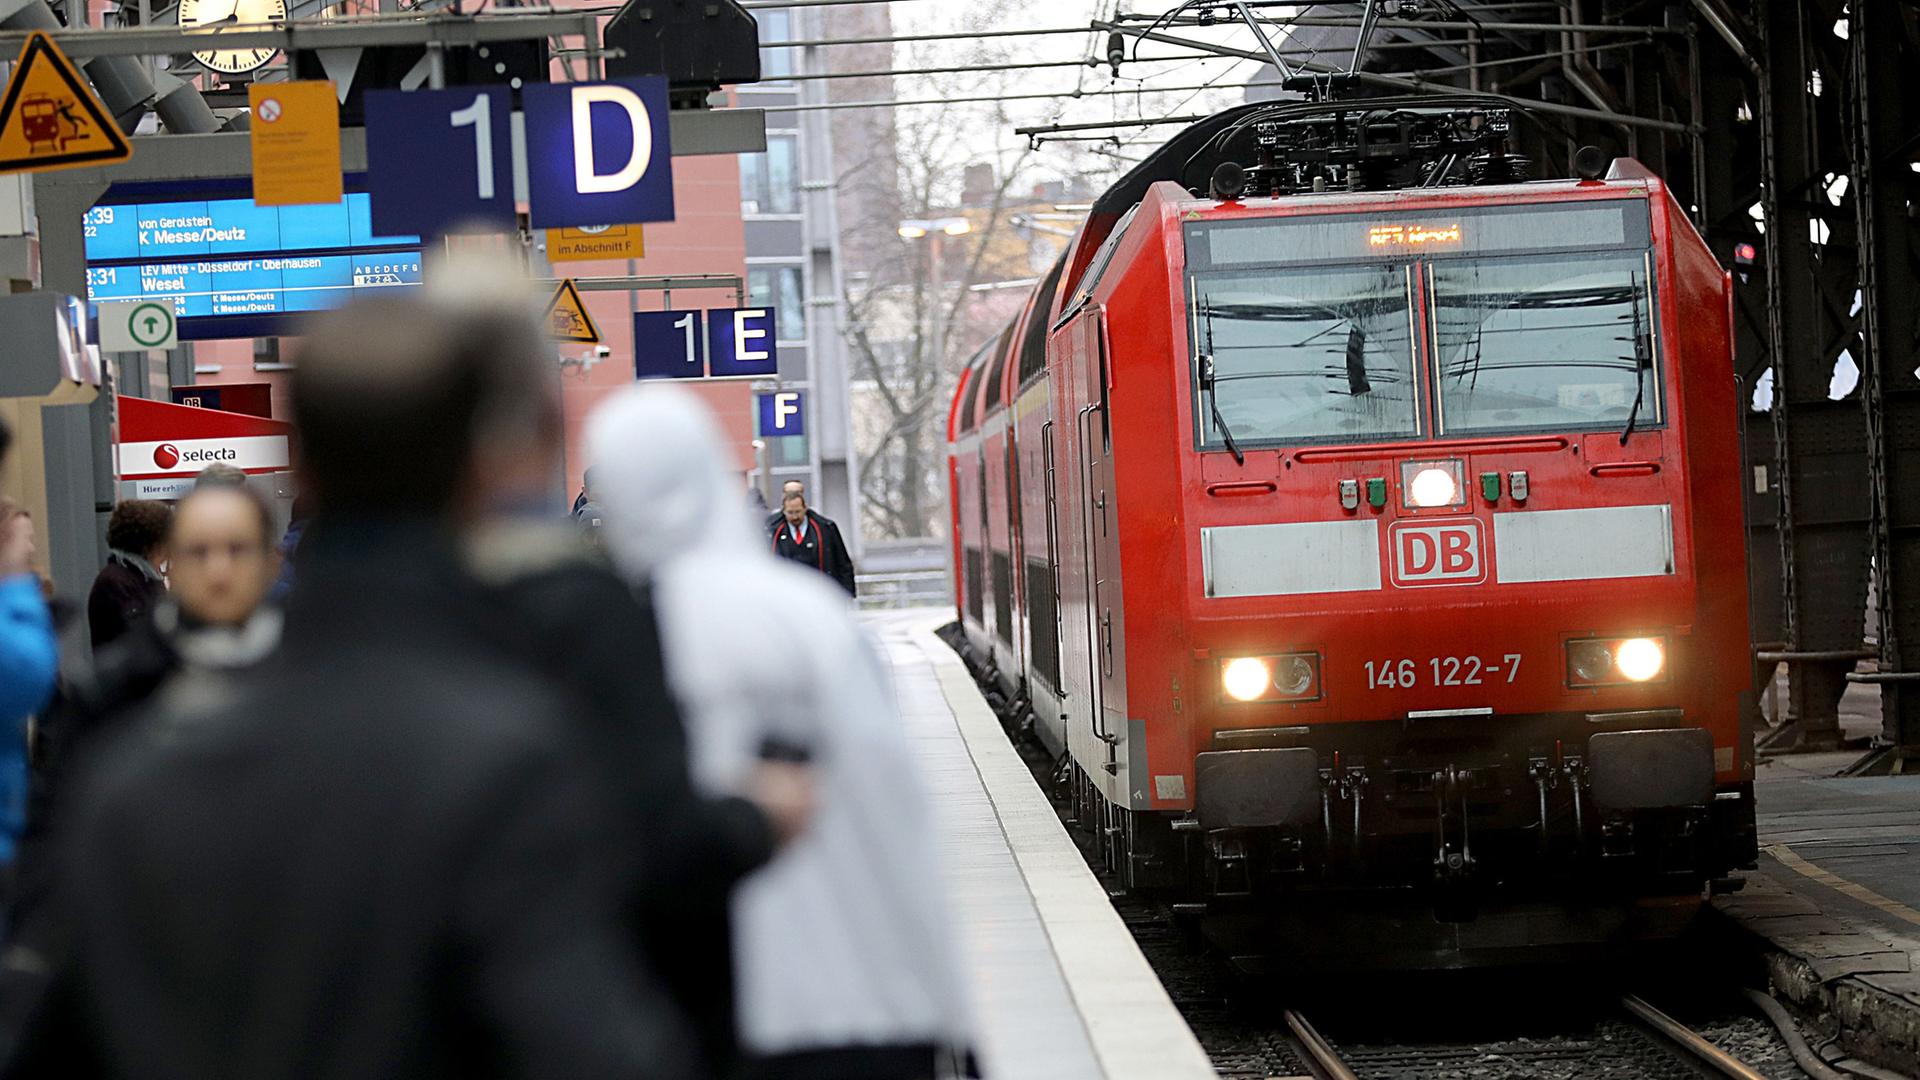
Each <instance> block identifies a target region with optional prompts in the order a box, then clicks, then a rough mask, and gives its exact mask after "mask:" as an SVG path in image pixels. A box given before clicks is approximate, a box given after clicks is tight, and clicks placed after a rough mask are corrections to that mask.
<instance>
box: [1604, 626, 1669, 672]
mask: <svg viewBox="0 0 1920 1080" xmlns="http://www.w3.org/2000/svg"><path fill="white" fill-rule="evenodd" d="M1613 666H1614V668H1615V669H1616V670H1618V671H1619V672H1620V674H1622V675H1624V676H1626V677H1627V678H1628V679H1630V680H1632V681H1634V682H1646V681H1647V680H1648V679H1651V678H1653V677H1654V676H1656V675H1659V674H1660V672H1661V670H1662V669H1663V668H1665V667H1666V666H1667V650H1665V649H1663V648H1661V647H1660V642H1659V641H1657V640H1655V639H1653V638H1644V637H1636V638H1628V639H1627V640H1625V641H1623V642H1621V643H1620V644H1618V645H1616V646H1614V649H1613Z"/></svg>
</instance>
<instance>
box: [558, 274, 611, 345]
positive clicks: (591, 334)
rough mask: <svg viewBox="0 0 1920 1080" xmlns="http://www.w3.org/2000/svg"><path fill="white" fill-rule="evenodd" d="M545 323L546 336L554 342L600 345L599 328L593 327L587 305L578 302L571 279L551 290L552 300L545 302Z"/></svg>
mask: <svg viewBox="0 0 1920 1080" xmlns="http://www.w3.org/2000/svg"><path fill="white" fill-rule="evenodd" d="M546 322H547V335H548V336H549V337H551V338H553V340H555V341H571V342H576V343H578V344H581V345H598V344H600V328H599V327H597V326H595V325H593V316H591V315H589V314H587V305H585V304H583V303H581V302H580V290H578V289H576V288H574V287H573V279H572V278H567V279H566V280H564V281H562V282H561V283H560V287H559V288H557V289H555V290H553V299H551V300H549V301H547V314H546Z"/></svg>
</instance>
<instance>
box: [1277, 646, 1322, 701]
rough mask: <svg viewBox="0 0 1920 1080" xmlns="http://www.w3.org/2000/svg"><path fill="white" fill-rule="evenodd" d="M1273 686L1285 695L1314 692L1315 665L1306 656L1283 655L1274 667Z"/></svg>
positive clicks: (1292, 695)
mask: <svg viewBox="0 0 1920 1080" xmlns="http://www.w3.org/2000/svg"><path fill="white" fill-rule="evenodd" d="M1273 688H1274V689H1275V690H1278V691H1280V694H1281V696H1283V697H1304V696H1306V695H1307V694H1310V693H1312V692H1313V665H1312V664H1311V663H1309V662H1308V661H1307V658H1306V657H1304V656H1283V657H1281V658H1280V662H1279V663H1277V664H1275V665H1274V668H1273Z"/></svg>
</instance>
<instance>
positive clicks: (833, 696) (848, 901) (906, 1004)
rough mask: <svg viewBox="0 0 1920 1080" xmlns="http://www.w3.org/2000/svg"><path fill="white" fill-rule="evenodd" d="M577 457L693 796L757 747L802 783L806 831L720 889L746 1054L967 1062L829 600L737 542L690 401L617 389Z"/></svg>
mask: <svg viewBox="0 0 1920 1080" xmlns="http://www.w3.org/2000/svg"><path fill="white" fill-rule="evenodd" d="M586 442H587V452H588V454H589V457H590V460H591V461H592V462H593V463H594V465H595V473H594V479H595V494H596V496H597V498H598V499H599V501H600V503H601V508H602V510H603V512H604V514H605V526H604V528H603V529H602V535H603V537H604V539H605V543H606V545H607V549H608V551H609V553H610V554H611V555H612V557H613V559H614V562H615V564H616V565H617V566H618V567H619V568H620V570H621V572H622V573H623V574H624V575H626V576H627V577H628V578H629V579H630V580H635V581H638V580H643V579H651V580H652V582H653V586H654V596H655V600H656V603H657V607H658V611H659V616H660V621H661V637H662V642H663V647H664V650H665V653H666V660H667V674H668V679H669V681H670V682H671V684H672V686H673V687H674V690H675V692H676V693H677V694H678V695H679V696H680V699H681V705H682V707H683V709H684V711H685V713H686V716H687V722H688V728H689V730H688V735H689V738H690V742H691V744H692V755H693V776H694V780H695V782H696V783H698V784H700V785H701V786H702V787H703V788H705V789H706V790H708V791H710V792H715V793H720V792H733V791H737V790H738V789H739V786H740V785H741V783H742V782H743V780H744V778H745V777H746V776H747V774H748V772H749V771H750V770H751V769H752V768H753V766H754V764H755V763H756V761H757V759H758V754H759V749H760V747H761V745H762V744H763V742H764V740H765V739H767V738H768V737H773V738H777V739H779V740H780V741H782V742H784V743H787V744H792V745H798V746H804V747H807V748H809V749H810V750H811V752H812V762H813V764H814V766H815V768H816V770H817V784H818V794H817V798H818V811H817V813H816V814H815V817H814V819H813V821H812V822H811V823H810V825H809V826H808V828H807V830H806V832H805V833H804V834H803V835H802V836H801V837H800V838H799V839H797V840H795V841H794V843H793V844H792V845H791V846H790V847H789V848H788V849H787V850H785V851H784V852H782V853H781V854H780V855H779V856H778V857H777V858H776V859H775V860H774V861H773V862H772V863H770V864H769V865H768V866H767V867H766V868H764V869H763V870H761V871H760V872H759V873H757V874H755V875H754V876H753V877H751V878H749V879H748V880H747V881H746V882H744V883H743V884H742V885H741V887H740V888H739V890H738V891H737V893H736V894H735V900H734V921H735V927H736V935H735V954H736V955H735V965H734V966H735V972H736V980H737V987H738V994H737V1000H738V1007H739V1019H740V1030H741V1039H742V1042H743V1043H744V1044H745V1046H746V1049H747V1050H748V1051H750V1052H753V1053H757V1054H774V1053H782V1052H790V1051H799V1050H808V1049H826V1048H835V1047H846V1046H865V1045H901V1044H916V1043H934V1044H936V1045H938V1046H943V1047H954V1048H964V1047H966V1046H967V1045H969V1043H970V1041H971V1036H970V1025H969V1023H968V1020H967V1016H966V998H965V993H966V992H965V990H964V984H963V981H962V979H961V976H960V971H959V965H958V962H957V958H956V951H955V946H954V943H953V936H952V935H953V930H952V927H951V924H950V922H949V920H948V918H947V914H946V906H945V902H944V899H943V890H942V884H941V880H940V875H939V868H938V866H937V865H936V862H935V858H934V845H935V842H936V841H935V837H934V833H933V828H932V824H931V821H930V818H929V814H928V808H927V805H926V795H925V792H924V790H923V788H922V786H921V784H920V781H919V773H918V770H917V768H916V766H915V763H914V761H913V759H912V755H911V753H910V752H909V749H908V745H907V742H906V738H905V735H904V733H903V732H902V730H901V726H900V719H899V716H898V713H897V710H896V708H895V704H894V698H893V689H892V686H891V683H890V682H889V680H888V678H887V673H886V669H885V667H884V665H883V664H882V663H881V661H880V658H879V656H878V654H877V652H876V650H875V648H874V646H873V644H872V643H871V642H870V641H869V640H868V639H867V637H866V635H865V634H864V633H863V632H862V631H861V629H860V628H859V626H858V625H857V624H856V623H855V622H854V620H853V618H852V616H851V614H850V612H849V610H848V607H847V602H846V596H845V594H843V593H842V592H841V591H840V590H839V589H837V588H836V587H835V586H834V584H833V583H832V582H831V581H829V580H827V579H826V578H824V577H822V576H820V575H819V574H817V573H814V572H813V571H810V570H807V569H805V568H803V567H800V566H797V565H794V564H792V563H789V562H786V561H784V560H781V559H778V558H776V557H775V556H773V555H772V554H771V553H769V552H768V551H767V549H766V546H765V545H764V544H761V543H757V542H756V541H755V530H754V522H753V521H752V520H751V518H750V517H749V514H748V511H747V510H746V508H745V506H744V505H743V500H742V499H741V497H740V491H739V490H738V489H739V483H738V475H737V473H734V472H733V471H732V470H731V469H729V468H728V467H727V464H723V462H727V463H728V464H730V462H728V459H729V457H730V455H731V448H729V447H727V446H726V445H725V444H724V443H722V441H721V439H720V436H719V432H718V430H717V429H716V427H715V425H714V424H713V421H712V420H711V419H710V417H709V415H708V413H707V410H706V407H705V406H704V405H703V404H702V403H701V402H700V401H699V399H698V398H696V397H694V396H693V395H692V394H689V393H687V392H686V391H684V390H681V389H679V388H677V387H671V386H663V385H657V384H656V385H644V384H643V385H638V386H634V387H631V388H628V389H625V390H621V391H620V392H619V393H617V394H615V395H614V396H612V397H610V398H609V399H607V401H606V402H605V403H603V404H602V405H601V406H600V407H599V408H598V409H596V410H595V411H594V413H593V415H592V417H591V419H590V420H589V422H588V425H587V438H586Z"/></svg>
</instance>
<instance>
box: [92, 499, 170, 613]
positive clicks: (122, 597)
mask: <svg viewBox="0 0 1920 1080" xmlns="http://www.w3.org/2000/svg"><path fill="white" fill-rule="evenodd" d="M172 514H173V511H172V509H170V508H169V507H168V506H167V504H166V503H163V502H156V501H153V500H149V499H128V500H126V501H125V502H122V503H120V504H119V505H118V506H115V507H114V508H113V514H112V515H111V516H110V517H108V518H107V565H105V566H103V567H101V568H100V574H99V576H98V577H95V578H94V579H93V588H92V589H91V590H90V591H88V593H87V629H88V632H89V633H90V634H91V635H92V638H93V647H94V648H95V649H99V648H100V647H101V646H103V645H105V644H107V643H108V642H110V641H113V640H114V639H116V638H118V637H119V636H120V635H122V634H124V633H126V632H127V628H128V627H130V626H132V625H134V624H135V623H137V622H139V621H140V619H141V618H143V617H144V616H145V615H146V613H147V612H148V611H151V610H152V609H153V605H155V604H157V603H159V602H160V598H161V597H163V596H165V595H167V583H166V579H165V578H163V577H161V576H160V569H159V563H160V562H161V561H162V558H163V555H164V552H165V551H166V542H167V519H168V518H169V517H171V516H172Z"/></svg>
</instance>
